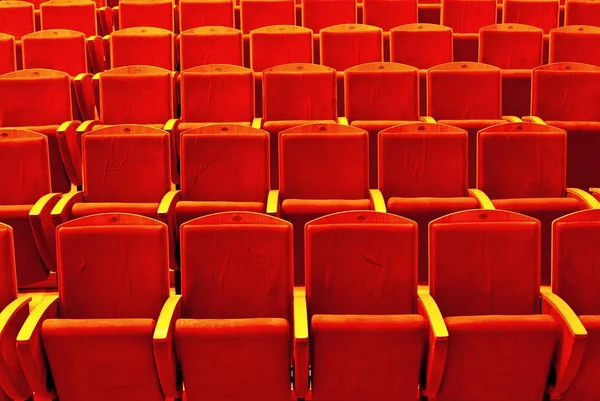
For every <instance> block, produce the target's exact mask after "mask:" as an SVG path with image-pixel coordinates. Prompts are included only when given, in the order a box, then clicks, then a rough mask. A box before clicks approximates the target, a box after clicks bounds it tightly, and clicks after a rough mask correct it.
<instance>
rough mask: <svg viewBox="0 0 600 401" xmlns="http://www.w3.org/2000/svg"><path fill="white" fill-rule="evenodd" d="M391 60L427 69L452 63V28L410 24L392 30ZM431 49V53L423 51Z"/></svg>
mask: <svg viewBox="0 0 600 401" xmlns="http://www.w3.org/2000/svg"><path fill="white" fill-rule="evenodd" d="M390 49H391V50H390V60H391V61H392V62H395V63H402V64H408V65H412V66H413V67H417V68H421V69H427V68H431V67H435V66H436V65H440V64H445V63H450V62H452V51H453V50H452V49H453V41H452V28H449V27H447V26H442V25H438V24H416V23H415V24H408V25H403V26H398V27H395V28H393V29H392V30H390ZM423 49H431V51H423Z"/></svg>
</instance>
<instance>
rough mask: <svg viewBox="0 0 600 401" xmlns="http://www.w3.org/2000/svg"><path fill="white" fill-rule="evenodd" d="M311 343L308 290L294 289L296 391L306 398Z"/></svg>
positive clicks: (298, 394) (299, 396)
mask: <svg viewBox="0 0 600 401" xmlns="http://www.w3.org/2000/svg"><path fill="white" fill-rule="evenodd" d="M308 362H309V343H308V311H307V308H306V291H305V289H304V288H295V289H294V381H295V383H294V391H295V392H296V397H297V398H306V395H307V394H308V389H309V377H308V370H309V367H308Z"/></svg>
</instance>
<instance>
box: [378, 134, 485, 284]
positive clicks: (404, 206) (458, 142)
mask: <svg viewBox="0 0 600 401" xmlns="http://www.w3.org/2000/svg"><path fill="white" fill-rule="evenodd" d="M378 147H379V149H378V150H379V157H380V158H379V183H378V188H379V189H380V190H381V192H382V194H383V196H384V199H385V200H386V204H387V210H388V212H390V213H394V214H397V215H400V216H404V217H407V218H409V219H412V220H414V221H416V222H417V223H418V227H419V241H418V243H419V282H420V283H426V282H427V275H428V274H427V267H428V255H427V242H428V240H427V238H428V236H427V226H428V225H429V222H430V221H432V220H434V219H437V218H438V217H442V216H444V215H446V214H448V213H452V212H457V211H460V210H466V209H477V208H479V203H478V202H477V200H476V199H475V198H471V197H469V194H468V187H467V172H468V168H467V157H468V155H467V132H466V131H464V130H462V129H459V128H454V127H450V126H447V125H442V124H426V123H412V124H404V125H399V126H396V127H392V128H388V129H386V130H384V131H382V132H381V133H380V135H379V146H378Z"/></svg>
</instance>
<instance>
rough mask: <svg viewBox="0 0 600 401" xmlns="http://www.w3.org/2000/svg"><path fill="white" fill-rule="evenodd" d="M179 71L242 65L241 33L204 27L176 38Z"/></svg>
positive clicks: (231, 29)
mask: <svg viewBox="0 0 600 401" xmlns="http://www.w3.org/2000/svg"><path fill="white" fill-rule="evenodd" d="M177 39H178V41H179V62H180V65H181V71H185V70H187V69H190V68H194V67H198V66H201V65H208V64H232V65H238V66H243V65H244V50H243V47H242V31H240V30H239V29H234V28H227V27H223V26H205V27H200V28H193V29H189V30H187V31H183V32H181V33H180V34H179V36H178V38H177Z"/></svg>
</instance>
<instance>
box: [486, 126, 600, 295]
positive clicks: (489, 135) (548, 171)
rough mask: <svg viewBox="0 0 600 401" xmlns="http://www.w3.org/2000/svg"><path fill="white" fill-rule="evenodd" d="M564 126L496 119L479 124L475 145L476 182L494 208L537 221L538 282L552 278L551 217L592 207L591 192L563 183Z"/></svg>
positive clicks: (565, 137) (564, 167)
mask: <svg viewBox="0 0 600 401" xmlns="http://www.w3.org/2000/svg"><path fill="white" fill-rule="evenodd" d="M566 144H567V134H566V132H565V131H564V130H562V129H560V128H556V127H551V126H547V125H541V124H533V123H511V124H502V125H496V126H493V127H489V128H486V129H484V130H481V131H480V132H479V135H478V147H477V152H478V153H477V188H479V189H481V190H482V191H483V192H485V193H486V194H487V195H488V196H489V197H490V199H491V200H492V203H493V204H494V206H496V208H497V209H502V210H511V211H514V212H518V213H523V214H526V215H529V216H532V217H535V218H536V219H538V220H540V221H541V224H542V226H541V228H542V237H541V238H542V243H541V244H542V259H541V262H542V265H541V266H542V267H541V282H542V284H544V285H546V284H549V283H550V253H551V241H550V238H551V224H552V221H553V220H554V219H556V218H558V217H561V216H564V215H565V214H568V213H572V212H575V211H578V210H581V209H587V208H589V207H590V202H593V199H591V201H590V198H591V196H590V195H589V194H587V193H585V192H583V191H581V190H580V189H571V188H569V189H567V185H566V183H565V182H566V167H567V162H566V156H567V152H566Z"/></svg>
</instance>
